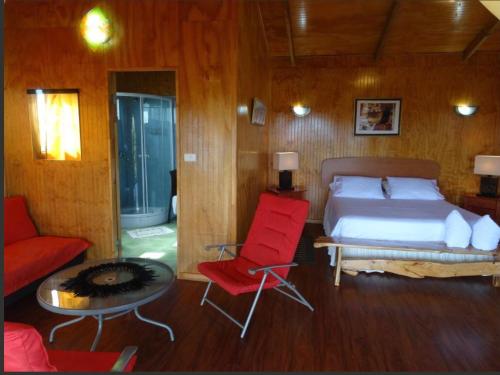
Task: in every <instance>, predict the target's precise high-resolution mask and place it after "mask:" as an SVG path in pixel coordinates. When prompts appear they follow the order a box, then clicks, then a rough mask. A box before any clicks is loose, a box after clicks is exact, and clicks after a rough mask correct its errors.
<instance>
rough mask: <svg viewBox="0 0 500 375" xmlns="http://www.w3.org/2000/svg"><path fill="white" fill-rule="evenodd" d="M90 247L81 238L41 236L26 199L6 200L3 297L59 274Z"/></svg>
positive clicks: (15, 197)
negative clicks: (60, 270) (59, 271)
mask: <svg viewBox="0 0 500 375" xmlns="http://www.w3.org/2000/svg"><path fill="white" fill-rule="evenodd" d="M90 245H91V244H90V243H89V242H88V241H85V240H83V239H80V238H73V237H54V236H39V235H38V232H37V230H36V228H35V225H34V224H33V221H32V220H31V218H30V216H29V212H28V208H27V206H26V201H25V199H24V197H22V196H14V197H7V198H4V268H3V270H4V276H3V277H4V297H6V296H8V295H9V294H12V293H13V292H15V291H17V290H19V289H21V288H23V287H25V286H27V285H28V284H30V283H32V282H33V281H36V280H38V279H40V278H41V277H43V276H45V275H48V274H50V273H52V272H53V271H55V270H57V269H58V268H60V267H61V266H63V265H65V264H66V263H68V262H70V261H71V260H73V259H74V258H75V257H76V256H78V255H79V254H81V253H82V252H84V251H85V250H86V249H87V248H89V247H90Z"/></svg>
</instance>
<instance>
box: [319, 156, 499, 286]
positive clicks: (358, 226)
mask: <svg viewBox="0 0 500 375" xmlns="http://www.w3.org/2000/svg"><path fill="white" fill-rule="evenodd" d="M321 176H322V181H323V184H324V185H326V186H328V184H329V183H330V182H331V181H332V180H333V177H334V176H366V177H387V176H394V177H418V178H426V179H436V180H437V179H438V178H439V165H438V164H437V163H436V162H434V161H431V160H418V159H400V158H365V157H359V158H334V159H326V160H324V161H323V163H322V167H321ZM453 210H457V211H459V212H460V213H461V215H462V217H463V218H464V219H465V220H466V221H467V222H468V223H469V225H471V226H472V225H474V223H475V222H476V221H477V220H479V219H480V217H479V216H478V215H476V214H474V213H472V212H469V211H466V210H464V209H461V208H459V207H457V206H455V205H453V204H451V203H449V202H446V201H445V200H433V201H422V200H399V199H380V200H377V199H373V200H372V199H357V198H340V197H334V196H333V194H332V193H331V192H330V191H329V194H328V200H327V204H326V207H325V214H324V220H323V226H324V230H325V234H326V235H327V236H326V237H320V238H318V239H316V241H315V247H328V252H329V254H330V256H331V262H330V264H331V265H332V266H335V272H334V281H335V285H337V286H338V285H339V284H340V274H341V272H344V273H348V274H351V275H357V274H358V273H359V272H391V273H395V274H399V275H404V276H408V277H413V278H422V277H427V276H432V277H452V276H476V275H482V276H493V280H494V285H495V286H499V285H500V282H499V278H498V275H500V263H499V262H498V261H499V260H500V257H499V250H498V249H497V250H494V251H484V250H477V249H475V248H473V247H472V246H469V247H467V248H448V247H447V246H446V244H445V243H444V242H443V238H444V233H445V224H444V222H445V219H446V217H447V216H448V214H449V213H450V212H451V211H453Z"/></svg>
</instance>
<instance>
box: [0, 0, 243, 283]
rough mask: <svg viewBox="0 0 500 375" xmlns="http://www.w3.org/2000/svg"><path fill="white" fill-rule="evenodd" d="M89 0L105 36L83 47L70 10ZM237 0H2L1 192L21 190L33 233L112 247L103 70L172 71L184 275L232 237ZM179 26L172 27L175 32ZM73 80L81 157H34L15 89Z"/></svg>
mask: <svg viewBox="0 0 500 375" xmlns="http://www.w3.org/2000/svg"><path fill="white" fill-rule="evenodd" d="M95 5H99V6H101V7H103V8H104V10H105V11H106V12H107V13H108V14H109V15H110V17H111V19H112V21H113V23H114V25H115V27H116V34H115V37H114V39H113V42H112V43H111V44H112V45H111V46H110V48H108V49H106V50H104V51H99V52H92V51H90V50H89V49H88V48H87V47H86V45H85V44H84V42H83V41H82V39H81V37H80V36H79V31H78V25H79V22H80V19H81V17H82V16H83V15H84V14H85V12H86V11H88V10H89V9H91V8H92V7H93V6H95ZM236 6H237V3H236V2H234V1H230V0H210V1H206V0H190V1H176V0H172V1H163V0H144V1H142V0H141V1H135V0H112V1H107V2H97V1H84V0H74V1H66V0H51V1H48V0H35V1H16V0H9V1H8V2H7V3H6V4H5V51H6V55H5V70H4V72H5V87H4V94H5V99H4V100H5V102H4V103H5V112H4V124H5V126H4V136H5V153H4V158H5V185H6V194H7V195H12V194H23V195H25V196H26V197H27V198H28V202H29V204H30V207H31V210H32V213H33V217H34V219H35V221H36V223H37V225H38V226H39V228H40V230H41V232H42V233H54V234H59V235H68V236H71V235H77V236H82V237H85V238H87V239H89V240H90V241H91V242H93V243H94V247H93V248H92V249H91V251H90V252H89V257H91V258H104V257H111V256H113V255H114V240H115V238H116V233H114V225H113V216H112V215H113V210H114V207H113V198H112V189H111V186H112V182H113V178H114V177H113V175H112V173H111V172H112V168H111V164H112V161H111V160H112V159H111V152H112V150H111V148H110V120H109V113H108V112H109V109H108V103H109V91H108V74H109V72H110V71H133V70H163V69H165V70H168V69H171V70H176V71H177V72H178V75H177V76H178V83H177V85H178V90H179V97H178V99H179V103H178V127H179V132H178V143H179V146H180V147H179V149H178V153H179V155H178V156H181V155H182V154H183V153H184V152H193V153H196V154H197V155H198V161H197V162H196V163H184V162H183V161H182V158H181V157H178V160H179V163H182V164H180V169H179V172H180V173H179V194H180V198H179V217H178V223H179V231H180V233H181V235H180V238H179V241H178V249H179V259H178V271H179V272H180V276H181V277H184V276H186V275H189V274H190V273H191V272H192V273H194V272H196V263H197V262H198V261H199V260H201V259H208V258H209V257H210V256H213V255H214V254H207V253H205V252H203V250H202V249H203V245H205V244H207V243H212V242H226V241H229V240H234V239H235V237H236V203H235V202H236V197H235V196H234V192H235V190H236V189H235V184H236V172H235V171H236V157H235V155H236V114H235V113H236V111H235V108H236V47H237V42H236V35H237V26H236ZM181 34H182V35H181ZM33 87H42V88H68V87H69V88H78V89H80V127H81V141H82V161H81V162H54V161H35V160H34V159H33V154H32V147H31V132H30V129H29V120H28V110H27V96H26V89H27V88H33Z"/></svg>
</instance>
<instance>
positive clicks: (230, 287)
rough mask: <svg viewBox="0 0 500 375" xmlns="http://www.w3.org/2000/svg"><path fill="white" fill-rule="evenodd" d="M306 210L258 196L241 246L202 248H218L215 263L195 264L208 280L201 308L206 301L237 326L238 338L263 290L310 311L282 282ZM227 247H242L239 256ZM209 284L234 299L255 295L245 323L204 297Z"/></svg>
mask: <svg viewBox="0 0 500 375" xmlns="http://www.w3.org/2000/svg"><path fill="white" fill-rule="evenodd" d="M308 209H309V202H308V201H305V200H299V199H290V198H284V197H279V196H277V195H274V194H268V193H262V194H261V195H260V199H259V205H258V207H257V211H256V212H255V216H254V219H253V222H252V226H251V227H250V231H249V233H248V236H247V239H246V241H245V243H244V244H220V245H209V246H206V249H207V250H210V249H214V248H218V249H219V251H220V254H219V258H218V260H217V261H215V262H204V263H200V264H198V270H199V271H200V272H201V273H202V274H203V275H205V276H207V277H208V278H209V279H210V281H209V283H208V286H207V289H206V290H205V294H204V295H203V298H202V299H201V305H202V306H203V304H204V303H205V302H208V303H209V304H210V305H212V306H213V307H214V308H215V309H217V310H219V311H220V312H221V313H222V314H223V315H225V316H226V317H227V318H229V319H230V320H231V321H232V322H233V323H235V324H236V325H237V326H238V327H240V328H241V329H242V331H241V336H240V337H241V338H243V337H244V336H245V333H246V331H247V328H248V325H249V324H250V320H251V318H252V315H253V312H254V310H255V306H256V305H257V301H258V300H259V297H260V294H261V292H262V290H264V289H271V288H272V289H275V290H276V291H278V292H280V293H282V294H284V295H286V296H288V297H290V298H292V299H293V300H295V301H297V302H299V303H301V304H303V305H305V306H307V307H308V308H309V309H310V310H311V311H314V309H313V307H312V306H311V305H310V304H309V302H307V300H306V299H305V298H304V297H303V296H302V295H301V294H300V293H299V292H298V291H297V289H296V288H295V286H294V285H293V284H292V283H290V282H288V281H287V280H286V278H287V276H288V272H289V270H290V267H293V266H296V265H297V264H296V263H292V260H293V257H294V255H295V251H296V249H297V244H298V242H299V238H300V235H301V233H302V229H303V228H304V223H305V221H306V217H307V211H308ZM231 246H233V247H240V246H242V249H241V251H240V254H239V256H236V255H235V254H234V253H233V252H231V251H229V250H228V249H227V248H228V247H231ZM224 253H227V254H229V255H231V256H232V257H233V258H234V259H230V260H222V257H223V255H224ZM213 282H215V283H216V284H218V285H219V286H220V287H221V288H222V289H224V290H226V291H227V292H229V293H230V294H232V295H235V296H236V295H239V294H242V293H250V292H257V294H256V295H255V298H254V300H253V303H252V306H251V307H250V311H249V313H248V316H247V318H246V320H245V323H241V322H239V321H238V320H236V319H235V318H233V317H232V316H231V315H229V314H228V313H227V312H226V311H224V310H223V309H222V308H221V307H219V306H217V305H216V304H215V303H214V302H213V301H211V300H209V299H208V298H207V296H208V291H209V290H210V287H211V286H212V283H213ZM282 287H285V288H287V289H289V290H290V291H292V292H293V293H294V294H295V295H292V294H290V293H288V292H286V291H284V290H282V289H280V288H282Z"/></svg>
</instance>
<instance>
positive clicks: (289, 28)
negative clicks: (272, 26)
mask: <svg viewBox="0 0 500 375" xmlns="http://www.w3.org/2000/svg"><path fill="white" fill-rule="evenodd" d="M285 25H286V33H287V36H288V52H289V54H290V64H292V66H295V47H294V45H293V37H292V22H291V20H290V3H289V1H288V0H286V4H285Z"/></svg>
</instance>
